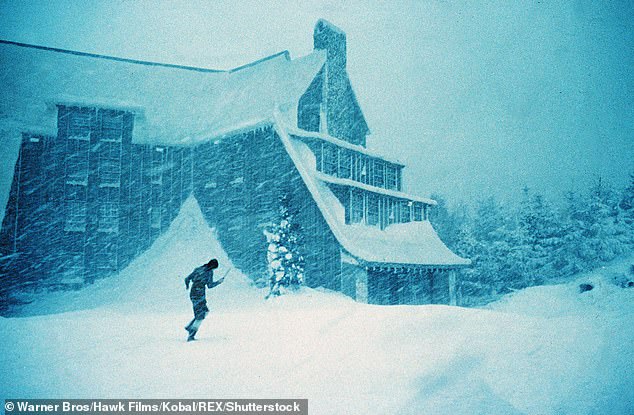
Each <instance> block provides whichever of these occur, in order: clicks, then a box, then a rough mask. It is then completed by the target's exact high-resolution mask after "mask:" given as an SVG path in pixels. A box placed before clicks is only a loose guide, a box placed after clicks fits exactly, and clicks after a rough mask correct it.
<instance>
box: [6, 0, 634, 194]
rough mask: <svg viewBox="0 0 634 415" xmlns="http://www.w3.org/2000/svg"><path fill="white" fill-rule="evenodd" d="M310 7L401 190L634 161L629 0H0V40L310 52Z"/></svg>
mask: <svg viewBox="0 0 634 415" xmlns="http://www.w3.org/2000/svg"><path fill="white" fill-rule="evenodd" d="M382 3H386V4H382ZM236 4H237V5H236ZM320 17H323V18H326V19H328V20H330V21H331V22H333V23H334V24H336V25H338V26H339V27H341V29H343V30H344V31H345V32H346V33H347V35H348V71H349V73H350V76H351V79H352V83H353V87H354V88H355V91H356V94H357V97H358V100H359V102H360V104H361V106H362V108H363V110H364V112H365V116H366V118H367V120H368V124H369V125H370V129H371V130H372V135H371V137H370V139H369V143H368V144H369V147H370V148H372V149H374V150H376V151H378V152H380V153H382V154H385V155H389V156H390V157H392V158H398V159H401V160H402V161H403V162H405V163H406V164H407V166H408V167H407V169H406V170H407V174H406V176H405V180H406V187H407V188H408V190H410V191H411V192H413V193H416V194H420V195H429V194H430V193H442V194H445V195H447V196H448V198H449V199H450V200H451V201H452V202H458V201H470V200H474V199H477V198H481V197H483V196H485V195H488V194H493V195H496V196H498V197H500V198H503V199H513V198H517V197H519V196H520V195H521V188H522V187H524V186H525V185H527V186H529V187H531V188H533V189H534V190H535V191H537V192H540V193H544V194H546V195H547V196H549V197H556V196H557V195H559V194H561V193H562V192H564V191H566V190H570V189H573V190H574V189H585V188H587V186H588V184H589V183H591V182H592V181H593V180H595V179H596V178H598V177H599V176H602V177H604V178H606V179H608V180H609V181H611V182H612V183H613V184H615V185H618V186H623V184H624V183H625V182H626V179H627V177H628V174H629V173H630V172H634V75H633V73H634V30H633V29H634V2H632V1H628V0H621V1H605V2H597V1H590V0H579V1H551V0H548V1H511V0H508V1H488V2H482V3H480V2H477V1H456V2H452V1H425V0H421V1H402V2H399V1H392V2H378V1H310V2H308V1H306V2H301V1H288V0H284V1H273V2H264V1H236V0H233V1H213V2H212V1H187V0H180V1H156V0H155V1H147V2H142V1H132V0H129V1H113V0H105V1H67V0H55V1H23V2H21V1H15V0H0V38H2V39H5V40H13V41H18V42H25V43H32V44H37V45H45V46H51V47H58V48H64V49H73V50H79V51H85V52H93V53H100V54H108V55H114V56H120V57H128V58H134V59H143V60H151V61H160V62H168V63H176V64H184V65H194V66H203V67H211V68H219V69H225V68H231V67H235V66H239V65H241V64H244V63H246V62H250V61H253V60H256V59H259V58H261V57H263V56H267V55H270V54H273V53H276V52H279V51H281V50H289V51H290V52H291V55H292V56H293V57H297V56H301V55H304V54H307V53H309V52H310V51H311V50H312V28H313V26H314V24H315V22H316V21H317V19H318V18H320Z"/></svg>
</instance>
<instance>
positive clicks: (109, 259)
mask: <svg viewBox="0 0 634 415" xmlns="http://www.w3.org/2000/svg"><path fill="white" fill-rule="evenodd" d="M95 265H96V267H97V269H103V270H108V271H116V269H117V245H116V244H112V243H110V244H107V245H104V246H102V247H100V248H99V250H98V251H97V252H95Z"/></svg>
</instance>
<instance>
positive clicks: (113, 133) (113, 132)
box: [100, 110, 124, 142]
mask: <svg viewBox="0 0 634 415" xmlns="http://www.w3.org/2000/svg"><path fill="white" fill-rule="evenodd" d="M100 113H101V139H102V140H103V141H115V142H116V141H118V142H120V141H121V138H122V136H123V114H124V113H123V112H121V111H112V110H102V111H101V112H100Z"/></svg>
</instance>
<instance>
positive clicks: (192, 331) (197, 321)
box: [187, 302, 209, 341]
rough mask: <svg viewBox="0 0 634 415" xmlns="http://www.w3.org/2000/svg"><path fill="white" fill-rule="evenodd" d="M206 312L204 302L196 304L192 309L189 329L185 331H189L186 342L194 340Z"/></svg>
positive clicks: (207, 310)
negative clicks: (192, 316)
mask: <svg viewBox="0 0 634 415" xmlns="http://www.w3.org/2000/svg"><path fill="white" fill-rule="evenodd" d="M208 312H209V309H208V308H207V303H206V302H201V303H199V304H196V306H195V307H194V319H193V320H192V322H191V323H190V324H189V329H187V331H189V337H188V338H187V341H191V340H195V338H194V337H195V336H196V333H197V332H198V329H199V328H200V325H201V324H202V322H203V320H204V319H205V317H206V316H207V313H208Z"/></svg>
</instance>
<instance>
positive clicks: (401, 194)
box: [314, 171, 438, 206]
mask: <svg viewBox="0 0 634 415" xmlns="http://www.w3.org/2000/svg"><path fill="white" fill-rule="evenodd" d="M314 175H315V177H316V178H317V179H319V180H321V181H322V182H326V183H332V184H338V185H341V186H351V187H356V188H358V189H363V190H367V191H369V192H373V193H380V194H383V195H385V196H392V197H396V198H399V199H408V200H412V201H414V202H421V203H424V204H426V205H431V206H436V205H437V204H438V202H436V201H435V200H433V199H429V198H426V197H420V196H415V195H410V194H407V193H405V192H399V191H396V190H390V189H384V188H382V187H376V186H372V185H369V184H366V183H360V182H357V181H355V180H351V179H342V178H339V177H333V176H330V175H327V174H324V173H322V172H319V171H318V172H316V173H314Z"/></svg>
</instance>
